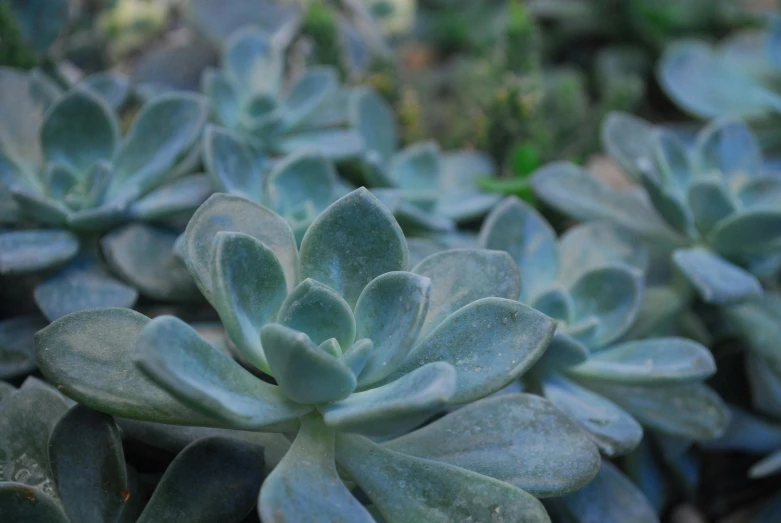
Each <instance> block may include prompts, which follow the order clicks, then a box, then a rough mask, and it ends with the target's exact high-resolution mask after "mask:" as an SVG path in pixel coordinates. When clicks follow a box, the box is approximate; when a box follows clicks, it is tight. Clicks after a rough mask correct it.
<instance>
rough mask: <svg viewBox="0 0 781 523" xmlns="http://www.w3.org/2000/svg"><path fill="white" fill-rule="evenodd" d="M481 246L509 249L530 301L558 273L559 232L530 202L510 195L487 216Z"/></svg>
mask: <svg viewBox="0 0 781 523" xmlns="http://www.w3.org/2000/svg"><path fill="white" fill-rule="evenodd" d="M478 242H479V245H480V247H483V248H485V249H497V250H502V251H507V252H508V253H510V256H512V258H513V259H514V260H515V263H516V264H518V268H519V269H520V271H521V295H522V296H523V299H524V301H527V300H530V299H531V298H533V297H534V296H535V295H537V294H539V293H540V292H542V291H543V290H545V289H546V288H547V287H549V286H550V285H551V284H552V283H553V282H554V281H556V277H557V276H558V273H559V256H558V253H557V251H556V233H555V232H554V230H553V228H552V227H551V226H550V225H549V224H548V222H546V221H545V219H544V218H543V217H542V216H540V214H539V213H538V212H537V211H535V210H534V209H532V208H531V207H530V206H529V205H528V204H526V203H524V202H522V201H521V200H519V199H518V198H516V197H514V196H511V197H509V198H506V199H505V200H504V201H503V202H502V203H501V204H500V205H498V206H497V207H496V208H495V209H494V210H493V211H492V212H491V214H489V215H488V217H487V218H486V219H485V223H483V227H482V229H481V230H480V237H479V239H478Z"/></svg>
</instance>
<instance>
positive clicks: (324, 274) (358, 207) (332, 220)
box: [301, 188, 408, 306]
mask: <svg viewBox="0 0 781 523" xmlns="http://www.w3.org/2000/svg"><path fill="white" fill-rule="evenodd" d="M407 266H408V258H407V245H406V242H405V239H404V234H403V233H402V231H401V228H400V227H399V225H398V223H396V220H394V219H393V216H392V215H391V214H390V213H389V212H388V211H387V210H386V209H385V207H383V205H382V204H381V203H380V202H379V200H377V198H375V197H374V196H372V194H371V193H370V192H369V191H367V190H366V189H364V188H361V189H357V190H355V191H353V192H351V193H349V194H348V195H346V196H343V197H342V198H340V199H339V200H337V201H336V202H334V203H333V204H331V206H330V207H328V209H327V210H326V211H325V212H323V214H321V215H320V216H319V217H318V218H317V219H316V220H315V221H314V222H312V225H310V226H309V230H307V232H306V234H305V235H304V238H303V240H302V241H301V275H302V277H304V278H312V279H315V280H317V281H319V282H322V283H324V284H326V285H328V286H329V287H331V288H332V289H334V290H336V291H337V292H338V293H339V294H341V295H342V296H343V297H344V299H345V300H346V301H347V303H349V304H350V305H351V306H353V305H355V302H356V301H357V300H358V297H359V296H360V294H361V291H363V289H364V287H366V285H368V284H369V282H370V281H372V280H373V279H374V278H376V277H377V276H379V275H381V274H385V273H387V272H392V271H403V270H406V269H407Z"/></svg>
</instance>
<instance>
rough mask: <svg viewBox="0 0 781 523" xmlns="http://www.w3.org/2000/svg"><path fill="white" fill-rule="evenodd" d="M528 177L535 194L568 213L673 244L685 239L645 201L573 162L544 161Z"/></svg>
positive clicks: (679, 243) (585, 219) (682, 241)
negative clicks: (616, 225) (600, 179)
mask: <svg viewBox="0 0 781 523" xmlns="http://www.w3.org/2000/svg"><path fill="white" fill-rule="evenodd" d="M531 180H532V186H533V187H534V192H535V194H536V195H537V196H539V197H540V198H542V199H543V200H544V201H545V203H547V204H549V205H551V206H553V207H554V208H556V209H558V210H559V211H561V212H563V213H565V214H567V215H568V216H572V217H573V218H577V219H579V220H584V221H590V220H609V221H611V222H613V223H617V224H619V225H621V226H623V227H626V228H628V229H630V230H632V231H634V232H636V233H637V234H639V235H641V236H643V237H647V238H650V239H657V240H660V241H663V242H669V243H672V244H673V245H681V244H682V243H685V241H684V239H683V238H682V237H681V236H680V235H678V234H677V233H676V232H674V231H673V230H672V229H670V227H669V226H668V225H667V224H666V223H665V222H664V221H663V220H662V219H661V218H660V217H659V215H658V214H656V212H655V211H653V210H652V209H650V208H649V207H648V205H647V204H645V202H643V201H642V200H640V199H638V198H637V197H635V196H632V195H631V194H630V193H624V192H619V191H618V190H616V189H613V188H612V187H609V186H608V185H606V184H604V183H602V182H600V181H599V180H597V179H596V178H595V177H593V176H591V175H589V174H588V173H586V172H585V171H583V170H582V169H581V168H580V167H578V166H576V165H574V164H568V163H563V162H555V163H552V164H549V165H546V166H544V167H542V168H540V169H539V170H537V171H536V172H535V173H534V175H533V177H532V179H531Z"/></svg>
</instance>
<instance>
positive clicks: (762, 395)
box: [746, 352, 781, 418]
mask: <svg viewBox="0 0 781 523" xmlns="http://www.w3.org/2000/svg"><path fill="white" fill-rule="evenodd" d="M746 375H747V377H748V384H749V389H750V390H751V405H752V406H753V407H754V409H755V410H757V411H759V412H760V413H762V414H766V415H768V416H771V417H773V418H778V417H781V362H779V360H778V359H775V358H774V359H770V358H763V357H762V356H760V355H758V354H755V353H753V352H748V353H747V354H746Z"/></svg>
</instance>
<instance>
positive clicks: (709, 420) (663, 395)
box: [578, 378, 729, 440]
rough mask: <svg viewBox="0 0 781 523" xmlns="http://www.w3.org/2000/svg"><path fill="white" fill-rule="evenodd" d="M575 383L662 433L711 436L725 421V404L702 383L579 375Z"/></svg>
mask: <svg viewBox="0 0 781 523" xmlns="http://www.w3.org/2000/svg"><path fill="white" fill-rule="evenodd" d="M578 383H580V384H581V385H583V386H584V387H586V388H588V389H590V390H592V391H593V392H596V393H598V394H600V395H602V396H604V397H606V398H608V399H609V400H611V401H612V402H613V403H615V404H617V405H618V406H619V407H621V408H622V409H624V410H626V411H627V412H628V413H630V414H631V415H633V416H634V417H635V418H636V419H637V420H638V421H639V422H640V423H642V424H643V425H644V426H646V427H649V428H652V429H656V430H659V431H661V432H663V433H665V434H669V435H673V436H683V437H686V438H690V439H694V440H707V439H713V438H716V437H718V436H719V435H721V433H722V432H724V430H725V429H726V428H727V424H728V423H729V410H728V409H727V407H726V405H724V403H723V402H722V400H721V398H720V397H719V396H718V394H716V393H715V392H714V391H713V390H711V389H709V388H708V387H707V386H705V385H703V384H702V383H681V384H667V385H665V386H664V387H649V386H645V385H621V384H618V383H608V382H603V381H601V380H593V379H589V380H585V379H581V378H578Z"/></svg>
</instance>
